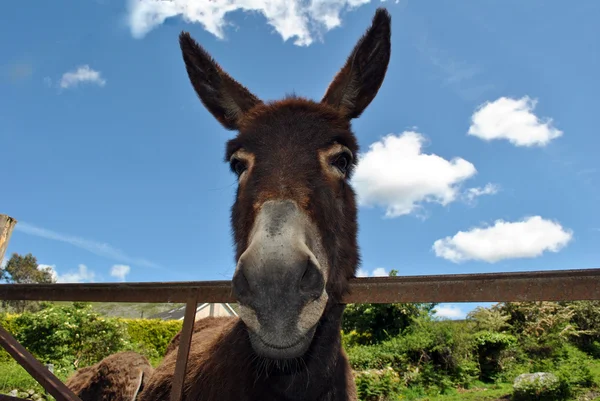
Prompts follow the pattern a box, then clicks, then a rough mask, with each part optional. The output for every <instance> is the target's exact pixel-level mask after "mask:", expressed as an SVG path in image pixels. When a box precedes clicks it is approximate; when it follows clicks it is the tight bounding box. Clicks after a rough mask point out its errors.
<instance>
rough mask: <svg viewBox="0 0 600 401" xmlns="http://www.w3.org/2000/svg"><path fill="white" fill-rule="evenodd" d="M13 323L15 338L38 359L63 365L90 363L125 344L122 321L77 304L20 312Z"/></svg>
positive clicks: (77, 365) (118, 349)
mask: <svg viewBox="0 0 600 401" xmlns="http://www.w3.org/2000/svg"><path fill="white" fill-rule="evenodd" d="M14 324H15V325H16V326H17V327H16V328H15V330H16V332H15V333H14V334H15V337H16V339H17V340H18V341H19V342H20V343H21V344H22V345H23V346H24V347H25V348H27V350H28V351H29V352H31V353H32V354H33V355H35V356H36V357H37V358H38V359H39V360H40V362H42V363H53V364H55V365H56V366H58V367H63V368H64V367H67V366H73V367H80V366H88V365H91V364H94V363H96V362H98V361H100V360H101V359H102V358H104V357H106V356H108V355H111V354H113V353H115V352H118V351H120V350H122V349H125V348H126V347H127V346H128V342H127V335H126V331H125V328H124V327H123V325H122V324H120V323H119V322H118V321H115V320H114V319H107V318H103V317H101V316H99V315H98V314H96V313H94V312H92V310H91V306H89V305H85V304H80V303H75V304H73V305H53V306H50V307H48V308H46V309H43V310H41V311H39V312H36V313H24V314H22V315H19V316H18V317H17V318H16V319H15V322H14Z"/></svg>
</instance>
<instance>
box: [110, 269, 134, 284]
mask: <svg viewBox="0 0 600 401" xmlns="http://www.w3.org/2000/svg"><path fill="white" fill-rule="evenodd" d="M130 271H131V267H129V266H127V265H114V266H113V267H112V268H111V269H110V275H111V276H113V277H116V278H118V279H119V280H121V281H125V276H127V275H128V274H129V272H130Z"/></svg>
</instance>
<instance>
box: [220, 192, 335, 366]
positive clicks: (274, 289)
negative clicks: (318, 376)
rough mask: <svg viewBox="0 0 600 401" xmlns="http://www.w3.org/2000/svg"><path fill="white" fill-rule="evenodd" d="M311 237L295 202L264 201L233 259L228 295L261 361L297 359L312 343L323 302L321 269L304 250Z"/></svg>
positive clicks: (312, 254) (310, 241)
mask: <svg viewBox="0 0 600 401" xmlns="http://www.w3.org/2000/svg"><path fill="white" fill-rule="evenodd" d="M312 232H314V230H312V231H311V228H310V221H309V220H308V218H307V216H306V215H305V214H304V213H303V212H301V211H300V210H299V209H298V208H297V207H296V205H295V203H293V202H290V201H278V202H273V201H271V202H266V203H265V204H264V205H263V206H262V208H261V210H260V212H259V213H258V215H257V218H256V222H255V228H254V230H253V232H252V235H251V238H250V244H249V246H248V248H247V249H246V251H245V252H244V253H243V254H242V256H241V257H240V259H239V260H238V265H237V268H236V272H235V274H234V276H233V281H232V286H233V293H234V295H235V297H236V298H237V301H238V303H239V305H240V317H241V319H242V320H243V321H244V323H246V326H247V327H248V328H249V332H250V339H251V341H252V345H253V347H254V349H255V351H257V353H259V354H261V355H263V356H266V357H271V358H277V359H279V358H294V357H298V356H301V355H302V354H303V353H304V352H305V351H306V349H307V348H308V346H309V345H310V342H311V340H312V335H313V333H314V328H315V326H316V324H317V322H318V321H319V319H320V317H321V314H322V312H323V309H324V307H325V303H326V301H327V293H326V291H325V286H326V277H325V272H324V269H323V268H322V266H321V264H320V263H319V260H317V257H316V256H315V254H314V253H313V251H312V250H311V248H309V246H308V245H307V244H313V243H315V239H314V238H313V237H314V235H313V234H311V233H312Z"/></svg>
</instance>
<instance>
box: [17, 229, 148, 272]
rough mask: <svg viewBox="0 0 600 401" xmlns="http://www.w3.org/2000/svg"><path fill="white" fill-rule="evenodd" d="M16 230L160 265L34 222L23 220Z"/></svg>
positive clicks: (122, 258)
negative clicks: (36, 224)
mask: <svg viewBox="0 0 600 401" xmlns="http://www.w3.org/2000/svg"><path fill="white" fill-rule="evenodd" d="M15 231H20V232H22V233H25V234H29V235H35V236H36V237H41V238H46V239H51V240H54V241H60V242H65V243H67V244H70V245H73V246H76V247H78V248H81V249H85V250H86V251H89V252H91V253H93V254H96V255H99V256H104V257H106V258H109V259H113V260H116V261H118V262H123V263H131V264H132V265H139V266H144V267H153V268H158V267H159V266H158V265H157V264H156V263H153V262H150V261H148V260H146V259H139V258H133V257H130V256H129V255H127V254H125V252H123V251H121V250H120V249H117V248H115V247H113V246H111V245H109V244H106V243H102V242H96V241H91V240H88V239H84V238H81V237H75V236H72V235H67V234H60V233H57V232H55V231H51V230H47V229H45V228H41V227H36V226H34V225H32V224H28V223H25V222H23V221H22V222H20V223H19V224H17V225H16V226H15Z"/></svg>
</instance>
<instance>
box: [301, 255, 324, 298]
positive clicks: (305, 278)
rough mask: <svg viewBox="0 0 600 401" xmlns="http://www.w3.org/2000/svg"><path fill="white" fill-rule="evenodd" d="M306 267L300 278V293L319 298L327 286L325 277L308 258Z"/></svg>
mask: <svg viewBox="0 0 600 401" xmlns="http://www.w3.org/2000/svg"><path fill="white" fill-rule="evenodd" d="M305 266H306V268H305V270H304V272H303V273H302V277H301V278H300V291H302V292H304V293H307V294H309V295H310V296H311V297H319V296H320V295H321V293H322V292H323V286H324V285H325V280H324V279H323V275H322V274H321V272H320V271H319V268H318V267H317V266H316V265H315V264H314V263H313V261H312V260H311V259H310V258H308V261H307V262H306V265H305Z"/></svg>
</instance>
